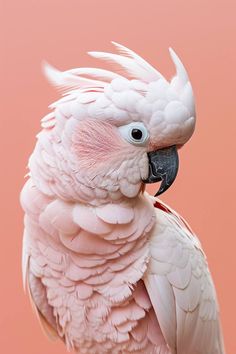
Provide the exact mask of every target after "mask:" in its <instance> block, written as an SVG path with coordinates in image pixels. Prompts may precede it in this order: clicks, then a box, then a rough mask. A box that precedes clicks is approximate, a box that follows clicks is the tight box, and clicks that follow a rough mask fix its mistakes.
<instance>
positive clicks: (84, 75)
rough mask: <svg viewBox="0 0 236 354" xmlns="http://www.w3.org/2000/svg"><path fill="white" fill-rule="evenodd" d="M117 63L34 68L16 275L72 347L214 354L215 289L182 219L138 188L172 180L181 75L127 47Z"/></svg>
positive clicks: (181, 128)
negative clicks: (50, 88) (51, 91)
mask: <svg viewBox="0 0 236 354" xmlns="http://www.w3.org/2000/svg"><path fill="white" fill-rule="evenodd" d="M114 44H115V46H116V48H117V49H118V50H119V52H120V54H111V53H103V52H90V53H89V54H90V55H92V56H93V57H95V58H99V59H105V60H108V61H110V62H113V63H115V64H117V65H119V66H120V67H121V68H122V69H123V72H124V73H123V75H124V76H122V75H121V74H120V73H115V72H111V71H108V70H104V69H97V68H78V69H73V70H68V71H64V72H60V71H59V70H56V69H55V68H53V67H51V66H49V65H45V73H46V75H47V77H48V78H49V81H51V82H52V83H53V84H54V85H56V86H57V87H58V88H60V89H63V90H64V97H63V98H62V99H60V100H59V101H57V102H56V103H53V104H52V105H51V108H52V112H51V113H49V114H48V115H47V116H46V117H44V118H43V119H42V130H41V132H40V133H39V134H38V136H37V138H38V139H37V144H36V147H35V149H34V152H33V154H32V155H31V157H30V160H29V170H30V173H29V179H28V180H27V182H26V184H25V186H24V188H23V190H22V193H21V203H22V206H23V209H24V211H25V232H24V242H23V277H24V281H25V282H26V284H27V287H28V289H29V294H30V297H31V300H32V304H33V306H34V308H35V310H36V313H37V315H38V318H39V320H40V322H41V324H42V326H43V328H44V329H45V331H46V332H47V333H48V334H49V336H53V337H59V338H61V339H62V340H63V341H64V342H65V343H66V346H67V348H68V349H76V350H78V352H79V353H81V354H87V353H88V354H95V353H96V354H104V353H111V354H122V353H123V354H125V353H127V354H128V353H129V354H130V353H132V354H138V353H142V354H151V353H152V354H155V353H156V354H223V353H224V348H223V339H222V334H221V328H220V323H219V310H218V304H217V299H216V293H215V288H214V285H213V282H212V279H211V275H210V273H209V270H208V265H207V261H206V257H205V255H204V253H203V251H202V248H201V245H200V242H199V241H198V239H197V237H196V236H195V235H194V234H193V232H192V231H191V229H190V227H189V226H188V224H187V223H186V222H185V221H184V220H183V219H182V218H181V217H180V216H179V215H178V214H177V213H176V212H175V211H173V210H171V209H170V208H169V207H167V206H166V205H165V204H164V203H162V202H161V201H160V200H157V199H155V198H154V197H151V196H150V195H149V194H148V193H146V192H144V189H145V183H153V182H156V181H161V186H160V189H159V191H158V193H157V194H161V193H162V192H164V191H165V190H166V189H167V188H168V187H169V186H170V185H171V184H172V182H173V181H174V179H175V177H176V174H177V169H178V155H177V150H178V148H180V147H181V146H183V145H184V144H185V143H186V142H187V141H188V140H189V138H190V137H191V135H192V133H193V131H194V125H195V110H194V99H193V92H192V88H191V84H190V82H189V79H188V75H187V73H186V71H185V69H184V66H183V64H182V63H181V61H180V59H179V58H178V56H177V55H176V54H175V53H174V51H173V50H170V55H171V58H172V60H173V62H174V65H175V67H176V76H175V77H174V78H173V79H172V80H171V81H170V82H168V81H167V80H166V79H165V78H164V77H163V76H162V75H161V74H160V73H159V72H158V71H157V70H156V69H154V68H153V67H152V66H151V65H150V64H148V63H147V62H146V61H145V60H144V59H142V58H141V57H140V56H138V55H137V54H136V53H134V52H133V51H131V50H129V49H127V48H126V47H124V46H121V45H119V44H117V43H114Z"/></svg>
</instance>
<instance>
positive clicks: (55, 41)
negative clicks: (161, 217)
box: [0, 0, 236, 354]
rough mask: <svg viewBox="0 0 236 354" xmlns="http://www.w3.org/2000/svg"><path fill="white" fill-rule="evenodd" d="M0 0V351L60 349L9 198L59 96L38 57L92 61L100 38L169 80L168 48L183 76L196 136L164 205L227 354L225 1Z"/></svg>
mask: <svg viewBox="0 0 236 354" xmlns="http://www.w3.org/2000/svg"><path fill="white" fill-rule="evenodd" d="M0 5H1V11H0V14H1V15H0V16H1V18H0V26H1V29H0V36H1V37H2V38H1V41H0V43H1V44H0V45H1V61H2V62H1V65H0V71H1V73H0V74H1V75H0V77H1V90H2V91H1V97H2V101H1V139H0V144H1V147H0V153H1V159H0V161H1V184H0V187H1V192H0V193H1V194H0V195H1V201H2V203H1V223H0V226H1V243H0V246H1V247H0V252H1V256H0V270H1V291H0V299H1V301H0V307H1V309H0V351H1V353H7V354H13V353H17V354H32V353H33V354H42V353H48V354H49V353H50V354H62V353H65V352H66V350H65V348H64V347H63V345H62V344H61V343H50V342H48V340H47V339H46V338H45V337H44V336H43V335H42V333H41V331H40V328H39V326H38V323H37V321H36V319H35V317H34V316H33V314H32V311H31V308H30V304H29V301H28V299H27V297H26V296H25V295H24V293H23V289H22V284H21V265H20V262H21V240H22V228H23V226H22V217H23V213H22V211H21V209H20V206H19V202H18V195H19V192H20V189H21V187H22V185H23V183H24V181H23V176H24V175H25V173H26V167H25V166H26V163H27V158H28V156H29V154H30V153H31V151H32V149H33V146H34V144H35V134H36V133H37V131H38V130H39V121H40V118H41V117H42V116H43V115H44V114H45V113H47V106H48V104H49V103H50V102H52V100H54V99H56V98H57V97H58V95H57V93H56V92H55V91H54V90H53V89H52V88H51V87H50V86H49V85H48V84H47V82H46V80H45V79H44V77H43V75H42V73H41V61H42V59H46V60H48V61H49V62H51V63H53V64H54V65H55V66H57V67H59V68H61V69H66V68H72V67H77V66H87V65H96V62H95V60H94V59H91V58H89V57H88V56H87V55H86V54H85V53H86V51H88V50H111V49H112V46H111V44H110V43H109V42H110V40H115V41H117V42H120V43H122V44H124V45H127V46H129V47H131V48H132V49H134V50H136V51H137V52H138V53H140V54H142V55H143V56H144V57H145V58H146V59H147V60H149V61H150V62H151V63H153V64H154V65H156V66H157V68H159V69H160V71H162V72H163V73H164V74H166V75H168V76H170V75H173V73H174V71H173V65H172V63H171V61H170V58H169V55H168V51H167V48H168V46H170V45H171V46H172V47H173V48H174V49H175V50H176V51H177V53H178V54H179V55H180V56H181V58H182V60H183V62H184V63H185V65H186V67H187V69H188V71H189V74H190V77H191V81H192V84H193V87H194V90H195V96H196V102H197V113H198V123H197V129H196V133H195V135H194V137H193V139H192V140H191V142H190V143H189V144H188V145H187V146H186V147H185V148H184V149H183V150H182V151H181V166H180V173H179V176H178V178H177V181H176V183H175V184H174V186H173V187H172V188H171V190H170V191H168V192H167V193H166V194H165V195H164V197H163V199H164V200H165V201H166V202H168V203H169V204H170V205H171V206H172V207H174V208H175V209H177V210H178V211H179V212H180V213H182V215H184V216H185V218H186V219H187V220H188V221H189V223H190V224H191V225H192V227H193V229H194V230H195V231H196V232H197V234H198V235H199V236H200V239H201V241H202V244H203V246H204V249H205V251H206V253H207V255H208V260H209V263H210V267H211V271H212V273H213V276H214V280H215V283H216V287H217V291H218V297H219V302H220V305H221V312H222V323H223V329H224V333H225V341H226V348H227V352H228V354H230V353H231V354H233V353H235V352H236V341H235V315H236V313H235V306H234V304H235V299H236V291H235V280H236V277H235V266H236V254H235V253H236V251H235V246H236V241H235V219H236V218H235V210H234V204H235V180H236V179H235V177H236V176H235V172H236V168H235V158H234V157H235V153H234V151H235V150H234V142H235V139H236V138H235V133H236V131H235V127H236V124H235V87H236V75H235V63H236V46H235V34H236V20H235V13H236V3H235V0H232V1H229V0H226V1H217V0H207V1H206V0H198V1H193V0H192V1H190V0H185V1H180V0H179V1H177V0H172V1H170V0H165V1H160V0H156V1H154V0H153V1H152V0H145V1H138V0H127V1H121V0H120V1H116V0H110V1H109V0H99V1H96V0H86V1H85V0H84V1H83V0H80V1H79V0H77V1H76V0H70V1H65V0H64V1H62V0H40V1H38V0H21V1H12V0H2V1H1V4H0ZM98 65H99V64H98ZM189 354H191V353H189Z"/></svg>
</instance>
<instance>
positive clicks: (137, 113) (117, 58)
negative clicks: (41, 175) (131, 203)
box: [31, 43, 195, 200]
mask: <svg viewBox="0 0 236 354" xmlns="http://www.w3.org/2000/svg"><path fill="white" fill-rule="evenodd" d="M113 44H114V45H115V46H116V48H117V49H118V51H119V52H120V53H119V54H112V53H103V52H89V54H90V55H91V56H93V57H95V58H99V59H104V60H107V61H110V62H112V63H114V64H116V65H118V66H119V67H120V68H122V70H123V71H122V72H120V71H116V72H112V71H108V70H104V69H97V68H78V69H72V70H68V71H64V72H61V71H59V70H57V69H55V68H53V67H52V66H50V65H49V64H45V65H44V70H45V73H46V76H47V77H48V79H49V81H50V82H51V83H53V84H54V85H55V86H57V87H58V88H59V89H62V90H64V95H63V98H62V99H60V100H59V101H57V102H55V103H53V104H52V105H51V108H52V109H53V112H51V113H50V114H49V115H47V116H46V117H45V118H43V120H42V127H43V130H42V132H41V133H40V134H39V143H38V144H39V146H40V149H41V150H40V151H41V155H42V150H43V151H44V150H45V151H46V150H47V149H46V147H45V146H46V145H49V144H48V141H50V146H52V145H53V147H51V150H50V149H48V152H47V154H49V155H50V157H48V160H49V159H51V160H52V159H53V162H52V163H51V165H52V164H54V166H55V169H54V173H52V172H50V171H51V170H52V167H51V166H48V170H47V173H48V174H49V175H50V177H52V175H53V177H52V178H51V180H53V182H52V184H53V185H54V187H53V188H54V189H53V190H54V193H58V190H60V191H61V192H60V193H62V189H63V188H64V192H63V193H64V194H65V195H66V191H67V194H68V195H69V194H73V193H72V192H74V194H76V193H77V196H78V199H82V200H89V199H94V198H97V199H102V200H107V198H109V199H111V200H115V199H120V198H121V197H124V196H125V197H128V198H133V197H136V196H137V195H138V194H139V193H140V191H141V190H142V189H143V186H144V184H145V183H154V182H157V181H161V185H160V188H159V190H158V192H157V194H158V195H159V194H161V193H163V192H164V191H165V190H166V189H167V188H169V187H170V185H171V184H172V183H173V181H174V179H175V177H176V174H177V171H178V149H179V148H180V147H181V146H183V145H184V144H185V143H186V142H187V141H188V140H189V138H190V137H191V135H192V133H193V131H194V126H195V109H194V98H193V92H192V88H191V84H190V82H189V79H188V75H187V72H186V70H185V68H184V66H183V64H182V63H181V61H180V59H179V58H178V56H177V55H176V54H175V52H174V51H173V50H172V49H170V55H171V58H172V60H173V62H174V65H175V68H176V75H175V76H174V77H173V79H172V80H170V81H168V80H166V79H165V78H164V76H163V75H162V74H160V72H159V71H157V70H156V69H155V68H153V67H152V66H151V65H150V64H148V63H147V62H146V61H145V60H144V59H142V58H141V57H140V56H139V55H137V54H136V53H134V52H133V51H131V50H129V49H128V48H126V47H124V46H122V45H119V44H117V43H113ZM49 150H50V151H51V153H50V152H49ZM45 151H44V152H45ZM44 160H45V161H47V158H44ZM47 163H48V165H50V163H49V161H48V162H47ZM32 164H33V163H31V165H32ZM55 181H56V182H55ZM57 183H58V188H57ZM41 185H42V184H41ZM44 185H45V184H44ZM72 189H73V191H71V190H72ZM51 190H52V187H51ZM69 191H70V192H69ZM70 197H71V196H70ZM86 198H87V199H86Z"/></svg>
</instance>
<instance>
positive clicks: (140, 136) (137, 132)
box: [131, 128, 143, 140]
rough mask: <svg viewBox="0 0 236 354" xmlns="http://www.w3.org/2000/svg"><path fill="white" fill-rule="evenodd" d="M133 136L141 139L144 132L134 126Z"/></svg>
mask: <svg viewBox="0 0 236 354" xmlns="http://www.w3.org/2000/svg"><path fill="white" fill-rule="evenodd" d="M131 136H132V138H133V139H135V140H141V139H142V137H143V132H142V130H140V129H137V128H134V129H132V131H131Z"/></svg>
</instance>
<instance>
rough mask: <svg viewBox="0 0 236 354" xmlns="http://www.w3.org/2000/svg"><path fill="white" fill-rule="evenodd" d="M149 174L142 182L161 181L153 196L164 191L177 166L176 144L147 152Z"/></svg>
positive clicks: (174, 174)
mask: <svg viewBox="0 0 236 354" xmlns="http://www.w3.org/2000/svg"><path fill="white" fill-rule="evenodd" d="M148 159H149V175H148V178H147V179H145V180H143V182H144V183H155V182H160V181H161V186H160V188H159V190H158V192H157V193H156V194H155V197H156V196H158V195H160V194H162V193H164V192H165V191H166V190H167V189H168V188H169V187H170V186H171V185H172V183H173V182H174V180H175V177H176V176H177V172H178V167H179V157H178V153H177V149H176V146H170V147H168V148H164V149H160V150H156V151H151V152H149V153H148Z"/></svg>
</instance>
